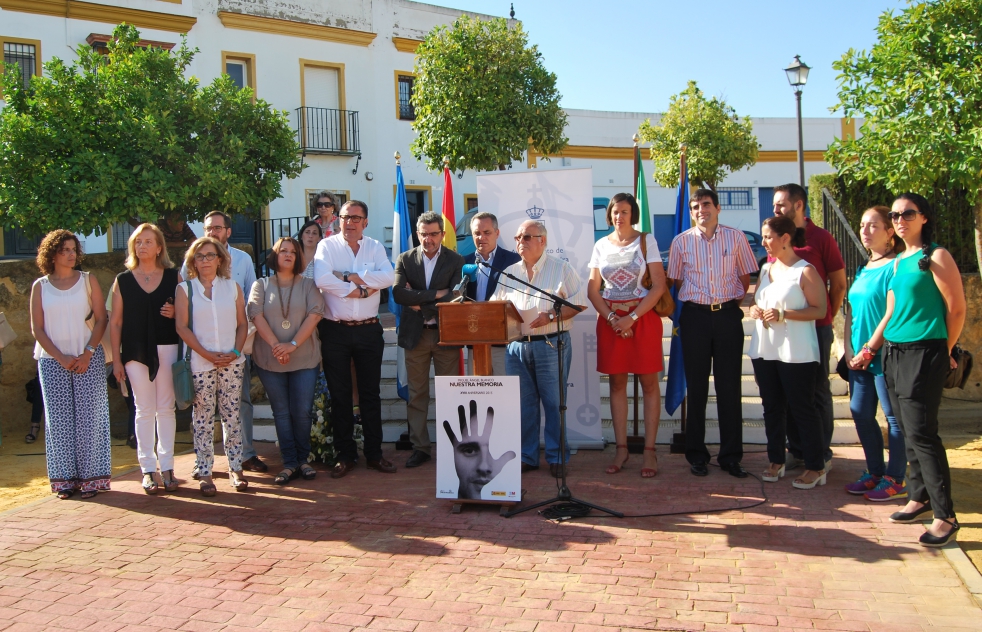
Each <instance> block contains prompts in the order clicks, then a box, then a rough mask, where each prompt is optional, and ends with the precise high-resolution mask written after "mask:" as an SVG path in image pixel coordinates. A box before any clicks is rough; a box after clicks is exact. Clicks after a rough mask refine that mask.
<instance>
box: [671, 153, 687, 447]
mask: <svg viewBox="0 0 982 632" xmlns="http://www.w3.org/2000/svg"><path fill="white" fill-rule="evenodd" d="M685 150H686V146H685V145H684V144H683V145H679V178H680V179H681V178H682V174H683V173H685V172H686V164H685ZM687 179H688V178H687ZM685 186H687V187H688V186H689V183H688V182H686V183H685ZM677 296H678V295H676V300H678V299H677ZM688 400H689V395H688V392H687V393H686V394H685V395H683V396H682V405H681V408H682V411H681V416H680V418H679V431H678V432H676V433H675V434H674V435H673V436H672V445H671V448H670V452H671V453H672V454H685V420H686V419H685V418H686V404H688Z"/></svg>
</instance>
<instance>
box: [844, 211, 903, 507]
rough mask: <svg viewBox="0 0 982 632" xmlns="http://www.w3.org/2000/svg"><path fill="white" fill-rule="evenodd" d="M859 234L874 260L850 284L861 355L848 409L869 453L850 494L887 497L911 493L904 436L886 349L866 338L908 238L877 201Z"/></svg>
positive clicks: (854, 363) (852, 372)
mask: <svg viewBox="0 0 982 632" xmlns="http://www.w3.org/2000/svg"><path fill="white" fill-rule="evenodd" d="M859 238H860V239H861V240H862V242H863V245H864V246H865V247H866V248H867V250H869V261H868V262H867V263H866V265H865V266H863V267H862V268H860V269H859V270H858V271H857V272H856V278H855V280H854V281H853V282H852V286H851V287H850V288H849V303H848V305H849V313H848V315H847V316H846V318H848V319H849V325H850V329H849V331H850V342H851V343H852V348H853V349H855V350H856V355H855V356H854V357H853V358H852V360H850V362H849V395H850V399H849V410H850V411H851V412H852V419H853V421H854V422H855V423H856V434H857V435H859V441H860V443H862V445H863V452H865V453H866V471H864V472H863V473H862V475H861V476H860V477H859V480H857V481H856V482H854V483H849V484H848V485H846V491H847V492H849V493H850V494H857V495H859V494H863V495H864V496H865V498H866V499H867V500H872V501H876V502H883V501H889V500H900V499H903V498H906V497H907V488H906V485H905V483H904V479H905V478H906V477H907V455H906V448H905V446H904V435H903V432H902V431H901V430H900V424H899V423H898V422H897V418H896V417H895V416H894V414H893V407H892V406H891V405H890V395H889V393H888V392H887V381H886V378H885V377H884V376H883V359H882V357H881V356H882V354H881V353H880V352H879V351H877V352H876V353H873V352H872V351H871V350H870V349H869V347H865V348H864V345H865V344H866V342H867V341H868V340H869V339H870V338H871V337H872V336H873V332H874V331H875V330H876V328H877V326H878V325H879V324H880V321H881V320H883V315H884V313H885V312H886V308H887V291H888V290H889V286H890V281H892V280H893V263H894V257H896V255H897V252H898V251H901V250H903V249H904V242H903V241H901V240H900V238H899V237H897V235H896V232H895V231H894V229H893V224H891V223H890V208H889V207H886V206H874V207H873V208H871V209H868V210H867V211H866V212H865V213H863V218H862V221H861V222H860V224H859ZM877 404H879V405H880V407H882V408H883V414H884V415H886V418H887V426H888V427H889V435H888V436H889V448H890V462H889V465H886V464H884V462H883V433H881V432H880V425H879V424H878V423H877V422H876V406H877Z"/></svg>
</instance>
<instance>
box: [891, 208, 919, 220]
mask: <svg viewBox="0 0 982 632" xmlns="http://www.w3.org/2000/svg"><path fill="white" fill-rule="evenodd" d="M918 213H920V211H918V210H917V209H914V208H909V209H907V210H906V211H904V212H903V213H896V212H894V213H890V221H892V222H898V221H900V220H901V219H903V220H904V221H905V222H912V221H914V218H915V217H917V214H918Z"/></svg>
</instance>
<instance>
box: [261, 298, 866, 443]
mask: <svg viewBox="0 0 982 632" xmlns="http://www.w3.org/2000/svg"><path fill="white" fill-rule="evenodd" d="M382 320H383V325H388V326H386V328H385V334H384V335H385V353H384V355H383V358H382V384H381V395H382V430H383V439H384V441H386V442H394V441H396V440H398V439H399V435H400V434H401V433H403V432H405V431H406V402H405V401H403V400H402V399H400V398H399V396H398V394H397V393H396V348H397V345H396V332H395V326H394V323H393V322H391V321H392V320H393V319H392V317H391V316H389V315H388V314H384V315H383V318H382ZM386 321H388V322H386ZM752 330H753V320H751V319H750V318H747V317H744V319H743V331H744V345H743V350H744V356H743V376H742V392H743V440H744V442H745V443H752V444H765V443H766V442H767V438H766V436H765V434H764V408H763V405H762V403H761V399H760V394H759V392H758V390H757V383H756V382H755V381H754V370H753V365H752V364H751V362H750V358H749V357H748V356H747V355H746V351H747V348H748V347H749V346H750V333H751V331H752ZM662 331H664V332H665V333H666V334H670V333H671V331H672V328H671V321H670V320H669V319H667V318H663V319H662ZM670 341H671V338H670V337H669V336H666V337H664V338H663V339H662V354H663V355H664V358H665V360H664V366H665V367H666V368H667V367H668V352H669V344H670ZM834 368H835V367H834V366H833V367H830V368H829V371H830V372H831V371H832V370H833V369H834ZM432 378H433V370H432V368H431V369H430V392H431V393H433V392H434V387H433V379H432ZM830 379H831V382H832V396H833V408H834V412H835V419H836V421H835V432H834V434H833V436H832V443H836V444H850V443H858V442H859V439H858V437H857V435H856V429H855V426H854V424H853V421H852V417H851V416H850V413H849V397H848V395H847V390H848V384H847V383H845V382H843V381H842V379H840V378H839V376H838V375H836V374H835V373H832V375H831V378H830ZM665 387H666V382H665V380H664V376H663V379H662V380H661V392H662V395H664V393H665ZM627 393H628V434H632V433H633V427H634V424H633V410H634V398H633V387H632V382H628V387H627ZM709 394H710V397H709V403H708V404H707V406H706V441H707V443H718V442H719V426H718V421H717V420H718V414H717V410H716V398H715V386H714V384H713V380H712V377H710V384H709ZM643 401H644V398H643V396H642V393H641V392H640V387H639V389H638V411H639V415H641V411H642V410H643V408H642V406H643ZM600 403H601V415H602V416H603V422H602V423H603V436H604V440H605V441H606V442H609V443H613V441H614V430H613V426H612V425H611V419H610V387H609V384H608V382H607V377H606V376H604V375H601V376H600ZM254 417H255V420H254V426H255V427H254V438H255V439H256V440H259V441H275V440H276V432H275V429H274V428H273V422H272V413H271V411H270V408H269V404H268V403H265V402H264V403H262V404H256V406H255V414H254ZM680 418H681V409H679V410H676V411H675V413H674V414H673V415H668V414H667V413H666V412H665V408H664V404H663V405H662V407H661V423H660V424H659V427H658V438H657V442H658V443H662V444H668V443H671V440H672V434H673V433H675V432H679V430H680V425H681V422H680ZM429 420H430V437H431V438H432V439H433V440H434V441H435V440H436V430H435V404H434V402H433V401H432V400H431V401H430V408H429ZM638 432H639V434H642V435H643V434H644V423H643V419H639V422H638Z"/></svg>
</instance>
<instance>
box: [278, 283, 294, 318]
mask: <svg viewBox="0 0 982 632" xmlns="http://www.w3.org/2000/svg"><path fill="white" fill-rule="evenodd" d="M296 284H297V283H296V279H294V280H293V283H291V284H290V294H289V296H287V299H286V307H283V288H282V287H281V286H280V278H279V277H276V289H278V290H279V292H278V293H277V296H278V297H279V299H280V313H281V314H283V322H282V323H280V327H282V328H283V329H289V328H290V303H292V302H293V288H294V287H295V286H296Z"/></svg>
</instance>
